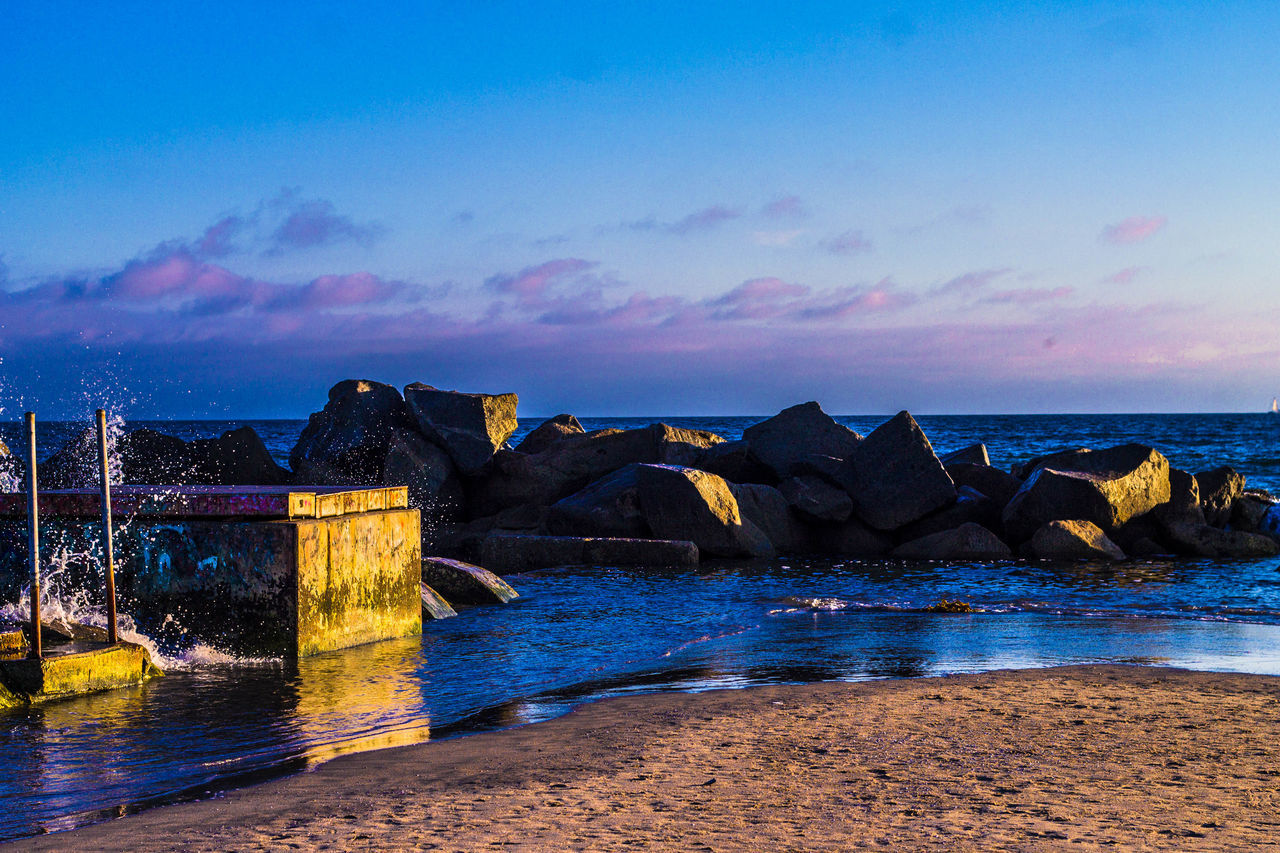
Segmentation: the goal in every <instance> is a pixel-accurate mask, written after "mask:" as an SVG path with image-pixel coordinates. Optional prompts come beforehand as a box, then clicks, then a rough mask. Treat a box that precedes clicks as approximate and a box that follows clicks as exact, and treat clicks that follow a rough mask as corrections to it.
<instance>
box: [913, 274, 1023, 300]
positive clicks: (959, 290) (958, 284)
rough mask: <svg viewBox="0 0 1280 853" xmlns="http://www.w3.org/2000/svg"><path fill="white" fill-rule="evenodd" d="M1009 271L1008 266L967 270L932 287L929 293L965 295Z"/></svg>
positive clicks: (984, 287) (979, 289)
mask: <svg viewBox="0 0 1280 853" xmlns="http://www.w3.org/2000/svg"><path fill="white" fill-rule="evenodd" d="M1009 272H1011V270H1010V268H1009V267H1001V268H999V269H990V270H975V271H974V272H967V273H964V274H962V275H958V276H956V277H955V278H952V279H949V280H947V281H945V282H943V283H942V284H940V285H938V286H937V287H935V288H933V289H932V290H931V291H930V293H932V294H934V295H935V296H946V295H950V294H966V295H967V294H972V293H977V292H978V291H981V290H985V289H986V287H987V285H989V284H991V282H993V281H995V280H996V279H998V278H1000V277H1001V276H1003V275H1005V274H1007V273H1009Z"/></svg>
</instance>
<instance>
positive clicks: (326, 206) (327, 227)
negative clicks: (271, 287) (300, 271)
mask: <svg viewBox="0 0 1280 853" xmlns="http://www.w3.org/2000/svg"><path fill="white" fill-rule="evenodd" d="M380 236H382V229H381V228H380V227H379V226H376V225H357V224H356V223H355V222H353V221H352V220H351V219H350V218H349V217H346V216H341V215H339V214H338V213H336V212H335V211H334V207H333V203H332V202H328V201H325V200H323V199H313V200H310V201H302V202H298V203H297V204H296V206H295V207H294V209H293V210H292V211H290V212H289V214H288V215H287V216H286V217H285V219H284V221H283V222H281V223H280V224H279V225H277V226H276V228H275V230H274V231H273V232H272V234H271V243H270V245H269V246H268V247H267V251H266V254H268V255H275V254H282V253H284V252H287V251H291V250H295V249H311V248H316V247H320V246H330V245H333V244H334V243H341V242H346V241H350V242H353V243H357V244H359V245H361V246H370V245H372V244H373V243H374V242H375V241H376V240H377V239H378V238H379V237H380Z"/></svg>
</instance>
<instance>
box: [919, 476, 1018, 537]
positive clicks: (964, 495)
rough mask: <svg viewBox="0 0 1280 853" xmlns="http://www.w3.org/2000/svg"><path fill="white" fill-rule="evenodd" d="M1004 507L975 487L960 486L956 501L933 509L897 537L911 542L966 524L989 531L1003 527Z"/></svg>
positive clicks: (957, 490)
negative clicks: (1001, 519)
mask: <svg viewBox="0 0 1280 853" xmlns="http://www.w3.org/2000/svg"><path fill="white" fill-rule="evenodd" d="M1000 510H1001V506H1000V505H999V504H998V503H996V502H995V501H993V500H992V499H991V498H989V497H987V496H986V495H984V494H982V492H979V491H977V490H976V489H971V488H969V487H968V486H960V487H959V488H958V489H956V501H955V503H953V504H951V505H949V506H944V507H943V508H942V509H940V510H937V511H935V512H931V513H929V514H928V515H926V516H925V517H924V518H922V519H920V520H919V521H913V522H911V523H910V524H908V525H907V526H906V527H903V528H902V529H901V530H899V531H898V539H900V540H901V541H903V542H910V541H911V540H912V539H919V538H920V537H922V536H929V535H930V534H934V533H942V532H943V531H947V530H955V529H956V528H959V527H962V526H963V525H965V524H976V525H979V526H981V527H984V528H986V529H987V530H1002V529H1003V526H1002V524H1001V521H1000Z"/></svg>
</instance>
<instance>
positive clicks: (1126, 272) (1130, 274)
mask: <svg viewBox="0 0 1280 853" xmlns="http://www.w3.org/2000/svg"><path fill="white" fill-rule="evenodd" d="M1145 269H1146V267H1125V268H1124V269H1122V270H1120V271H1119V272H1114V273H1112V274H1111V275H1109V276H1107V277H1106V278H1104V279H1103V280H1102V283H1103V284H1131V283H1133V280H1134V279H1136V278H1137V277H1138V275H1139V274H1140V273H1141V272H1143V271H1144V270H1145Z"/></svg>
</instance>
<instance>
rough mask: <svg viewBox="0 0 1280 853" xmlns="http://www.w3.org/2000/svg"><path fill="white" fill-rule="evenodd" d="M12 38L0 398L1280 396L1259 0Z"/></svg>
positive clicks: (543, 17)
mask: <svg viewBox="0 0 1280 853" xmlns="http://www.w3.org/2000/svg"><path fill="white" fill-rule="evenodd" d="M3 16H4V18H5V21H4V24H5V25H4V26H3V27H0V264H2V265H3V266H0V358H2V359H3V362H2V363H0V407H3V410H2V411H0V417H6V418H7V417H15V416H17V414H18V413H19V412H20V411H21V409H22V408H25V407H34V408H37V409H39V410H40V411H42V412H47V413H48V414H46V416H64V415H68V416H74V415H78V414H79V413H81V412H82V411H84V410H88V409H90V408H92V407H93V406H94V405H95V404H96V401H97V400H98V399H99V398H101V397H103V396H110V397H111V398H112V399H110V400H107V402H108V403H110V404H111V405H113V406H115V407H118V408H121V409H124V410H125V411H126V413H128V414H133V415H135V416H144V415H161V416H181V417H260V416H299V415H305V413H306V412H308V411H311V410H313V409H315V408H318V407H319V406H320V404H321V403H322V402H323V399H324V391H325V390H326V389H327V388H328V386H329V385H331V384H332V383H333V382H335V381H337V380H339V379H341V378H345V377H348V376H361V377H367V378H375V379H381V380H384V381H388V382H393V383H396V384H404V383H407V382H411V381H419V380H420V381H425V382H429V383H431V384H434V385H437V386H440V387H450V388H458V389H461V390H483V391H508V390H514V391H517V392H519V393H520V394H521V398H522V406H521V411H522V413H523V414H530V415H535V414H552V413H555V412H557V411H562V410H569V411H576V412H579V413H582V414H682V413H693V414H697V413H705V414H711V413H726V414H736V413H747V414H750V413H767V412H770V411H776V410H777V409H778V408H781V407H782V406H785V405H789V404H791V403H794V402H799V401H802V400H806V399H815V398H816V399H818V400H820V401H821V402H822V403H823V404H824V406H825V407H826V408H827V409H828V410H830V411H836V412H847V413H862V412H866V413H885V412H892V411H896V410H897V409H900V408H904V407H905V408H911V409H912V410H913V411H918V412H925V413H935V412H1024V411H1025V412H1036V411H1196V410H1201V411H1221V410H1251V409H1259V408H1261V407H1262V406H1263V405H1265V404H1266V403H1267V402H1268V401H1269V400H1270V397H1271V396H1272V395H1273V394H1275V393H1277V392H1280V359H1278V358H1277V356H1278V355H1280V343H1277V340H1276V335H1275V334H1274V331H1273V330H1274V327H1275V325H1276V319H1277V317H1278V316H1280V311H1278V310H1277V309H1280V296H1277V293H1278V292H1280V291H1278V289H1277V287H1276V272H1275V271H1276V270H1277V268H1280V265H1278V264H1277V261H1278V260H1280V258H1277V254H1278V253H1280V250H1278V249H1277V247H1280V239H1277V238H1280V234H1278V233H1277V231H1278V230H1280V229H1278V228H1277V224H1276V219H1275V216H1274V213H1273V211H1274V199H1275V198H1276V197H1277V190H1278V189H1280V187H1277V184H1278V183H1280V169H1277V166H1276V164H1275V143H1274V140H1276V139H1278V138H1280V114H1278V110H1280V98H1277V96H1276V94H1275V93H1276V92H1280V73H1278V72H1280V52H1277V51H1276V50H1275V48H1274V45H1275V44H1276V43H1277V37H1278V36H1280V9H1277V8H1276V7H1274V6H1273V5H1271V4H1262V3H1257V4H1251V3H1224V4H1216V5H1214V6H1213V7H1212V8H1208V7H1206V6H1205V5H1202V4H1170V3H1161V4H1155V3H1152V4H1124V5H1119V4H1111V3H1094V4H1086V3H1071V4H1010V3H970V4H963V6H960V7H959V8H957V4H944V3H937V4H925V3H920V4H911V3H891V4H877V3H866V4H829V5H823V4H809V5H806V6H805V7H804V8H803V9H800V10H797V9H795V8H793V7H792V4H782V3H777V4H770V3H749V2H744V3H735V4H713V5H704V6H700V7H699V8H697V9H689V8H686V6H685V4H662V3H645V4H627V3H591V4H541V3H521V4H514V3H456V4H455V3H437V4H412V5H409V4H405V5H399V4H382V5H375V4H362V6H361V7H360V8H358V9H357V8H355V7H354V6H343V5H338V4H324V3H309V4H288V3H285V4H274V5H273V6H272V7H271V8H261V7H259V6H258V5H249V4H237V3H223V4H217V5H208V6H194V5H188V4H181V5H179V4H172V5H163V6H162V8H160V9H158V10H157V9H155V8H151V7H150V6H149V5H143V4H115V5H112V6H110V7H107V6H102V7H100V8H99V7H96V6H92V7H91V6H89V4H58V3H39V4H36V3H9V4H6V5H5V6H4V11H3ZM91 398H92V399H91Z"/></svg>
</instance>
